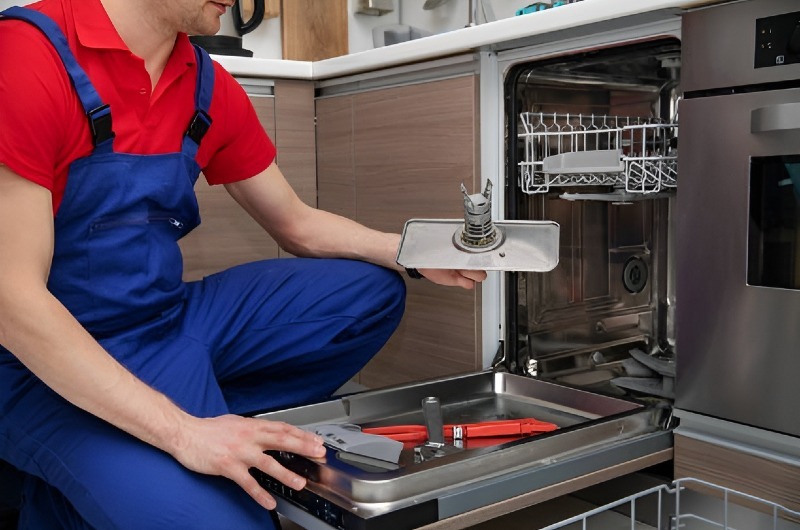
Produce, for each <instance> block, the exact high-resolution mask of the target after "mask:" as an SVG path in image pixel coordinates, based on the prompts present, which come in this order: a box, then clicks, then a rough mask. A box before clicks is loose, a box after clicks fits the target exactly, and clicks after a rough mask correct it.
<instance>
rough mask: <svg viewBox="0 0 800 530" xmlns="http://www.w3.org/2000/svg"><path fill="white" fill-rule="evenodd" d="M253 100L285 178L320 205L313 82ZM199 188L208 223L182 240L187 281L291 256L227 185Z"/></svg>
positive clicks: (283, 85) (286, 84) (278, 87)
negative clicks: (280, 246)
mask: <svg viewBox="0 0 800 530" xmlns="http://www.w3.org/2000/svg"><path fill="white" fill-rule="evenodd" d="M250 101H252V103H253V107H254V108H255V110H256V113H257V114H258V117H259V121H261V124H262V125H263V126H264V129H265V130H266V131H267V134H269V136H270V138H271V139H272V141H273V143H274V144H275V146H276V148H277V150H278V157H277V162H278V165H279V166H280V168H281V170H282V172H283V174H284V176H285V177H286V179H287V180H288V181H289V183H290V184H291V185H292V187H293V188H294V190H295V191H296V192H297V194H298V195H299V196H300V198H301V199H302V200H303V201H305V202H306V203H308V204H310V205H311V206H316V203H317V186H316V156H315V152H314V142H315V140H314V87H313V85H312V83H310V82H307V81H276V82H275V95H274V96H261V95H251V96H250ZM195 191H196V193H197V200H198V203H199V204H200V215H201V217H202V224H201V225H200V226H199V227H198V228H197V229H195V230H194V231H193V232H192V233H191V234H189V235H188V236H186V237H185V238H184V239H183V240H181V249H182V251H183V256H184V279H185V280H187V281H189V280H197V279H200V278H202V277H204V276H207V275H209V274H212V273H214V272H218V271H220V270H223V269H226V268H229V267H232V266H234V265H239V264H241V263H247V262H250V261H256V260H261V259H270V258H277V257H283V256H286V255H287V253H285V252H284V251H283V250H281V249H280V248H279V247H278V244H277V243H276V242H275V241H274V240H273V239H272V238H270V237H269V235H268V234H267V233H266V232H265V231H264V230H263V229H262V228H261V227H260V226H259V225H258V223H256V222H255V221H253V219H252V218H251V217H250V216H249V215H248V214H247V213H246V212H245V211H244V210H243V209H242V208H241V207H240V206H239V205H238V204H237V203H236V201H234V200H233V199H232V198H231V196H230V195H229V194H228V192H227V191H226V190H225V188H224V187H223V186H209V185H208V184H207V183H206V181H205V179H204V178H203V177H202V176H201V178H200V179H198V181H197V185H196V186H195Z"/></svg>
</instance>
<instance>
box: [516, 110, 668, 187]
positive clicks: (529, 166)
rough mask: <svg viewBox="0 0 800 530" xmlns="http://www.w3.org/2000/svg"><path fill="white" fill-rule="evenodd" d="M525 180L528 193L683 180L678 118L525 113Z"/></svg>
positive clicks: (521, 175)
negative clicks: (666, 120) (664, 120)
mask: <svg viewBox="0 0 800 530" xmlns="http://www.w3.org/2000/svg"><path fill="white" fill-rule="evenodd" d="M520 122H521V124H522V130H521V131H520V133H519V138H520V139H522V140H524V156H523V159H522V161H521V162H520V163H519V166H520V167H519V169H520V171H519V180H520V182H519V184H520V188H521V189H522V191H523V192H525V193H527V194H535V193H546V192H548V191H550V189H551V188H553V187H555V188H560V187H569V186H612V187H614V188H618V189H624V190H625V192H627V193H639V194H649V193H657V192H660V191H665V190H666V189H667V188H674V187H675V186H676V185H677V134H678V125H677V124H676V123H662V122H661V121H659V120H657V119H652V118H636V117H626V116H600V115H594V114H591V115H586V114H558V113H541V112H523V113H521V114H520Z"/></svg>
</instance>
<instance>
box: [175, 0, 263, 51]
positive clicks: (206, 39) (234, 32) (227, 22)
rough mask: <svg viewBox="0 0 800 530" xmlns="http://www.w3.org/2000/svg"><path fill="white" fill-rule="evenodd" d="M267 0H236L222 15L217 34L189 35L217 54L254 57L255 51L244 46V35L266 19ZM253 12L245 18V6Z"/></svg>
mask: <svg viewBox="0 0 800 530" xmlns="http://www.w3.org/2000/svg"><path fill="white" fill-rule="evenodd" d="M264 2H265V0H235V2H234V3H233V6H231V8H230V9H228V11H227V12H226V13H225V14H224V15H223V16H222V17H220V29H219V31H218V32H217V34H216V35H194V36H191V37H189V40H191V41H192V43H194V44H197V45H198V46H200V47H202V48H204V49H205V50H206V51H207V52H208V53H212V54H216V55H237V56H240V57H252V56H253V52H252V51H250V50H245V49H244V48H243V47H242V36H244V35H246V34H248V33H250V32H251V31H253V30H254V29H256V28H257V27H258V26H259V24H261V21H262V20H264V12H265V11H266V6H265V4H264ZM243 3H246V4H247V6H246V7H248V8H249V7H251V6H250V4H252V9H247V11H248V12H252V15H250V17H248V18H245V15H244V11H245V9H244V6H243Z"/></svg>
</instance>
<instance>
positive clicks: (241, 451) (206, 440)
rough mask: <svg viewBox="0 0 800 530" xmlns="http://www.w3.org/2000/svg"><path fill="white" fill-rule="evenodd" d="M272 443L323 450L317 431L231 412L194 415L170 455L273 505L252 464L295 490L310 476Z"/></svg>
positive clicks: (315, 454) (309, 452)
mask: <svg viewBox="0 0 800 530" xmlns="http://www.w3.org/2000/svg"><path fill="white" fill-rule="evenodd" d="M268 449H273V450H277V451H289V452H292V453H295V454H298V455H302V456H306V457H309V458H321V457H323V456H325V448H324V447H323V445H322V438H320V437H319V436H317V435H316V434H314V433H311V432H307V431H304V430H302V429H299V428H297V427H293V426H292V425H288V424H286V423H281V422H274V421H266V420H259V419H256V418H244V417H241V416H235V415H232V414H228V415H225V416H219V417H216V418H194V417H191V418H190V419H189V424H188V426H187V427H186V428H185V429H183V430H182V434H181V437H180V439H179V440H178V441H177V443H176V448H175V449H174V450H173V451H172V455H173V456H174V457H175V458H176V459H177V460H178V461H179V462H180V463H181V464H183V465H184V466H185V467H187V468H189V469H191V470H192V471H197V472H199V473H205V474H207V475H220V476H223V477H227V478H229V479H231V480H232V481H234V482H236V483H237V484H238V485H239V486H241V487H242V489H244V490H245V491H246V492H247V493H248V495H250V496H251V497H253V499H255V500H256V502H258V503H259V504H260V505H261V506H263V507H264V508H266V509H268V510H272V509H274V508H275V506H276V503H275V499H273V498H272V496H271V495H270V494H269V493H267V491H266V490H265V489H264V488H262V487H261V486H260V485H259V484H258V482H257V481H256V479H255V478H253V476H252V475H251V474H250V471H249V470H250V468H252V467H254V468H257V469H259V470H261V471H263V472H264V473H266V474H268V475H270V476H272V477H274V478H276V479H277V480H279V481H281V482H282V483H284V484H285V485H287V486H289V487H290V488H292V489H295V490H301V489H303V488H304V487H305V485H306V479H305V478H303V477H301V476H300V475H298V474H296V473H294V472H292V471H290V470H288V469H286V468H285V467H283V466H282V465H280V464H279V463H278V462H277V461H276V460H275V459H274V458H272V457H270V456H268V455H266V454H264V451H266V450H268Z"/></svg>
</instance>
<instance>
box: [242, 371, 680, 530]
mask: <svg viewBox="0 0 800 530" xmlns="http://www.w3.org/2000/svg"><path fill="white" fill-rule="evenodd" d="M430 396H434V397H438V398H439V399H440V400H441V403H442V415H443V419H444V421H445V423H462V422H463V423H469V422H477V421H486V420H494V419H514V418H524V417H535V418H537V419H541V420H545V421H550V422H552V423H555V424H556V425H558V426H559V429H558V430H556V431H553V432H550V433H546V434H540V435H536V436H531V437H525V438H517V439H511V440H499V441H496V442H494V443H493V444H490V445H485V444H478V445H472V446H470V445H467V446H465V447H464V449H462V450H458V451H455V452H452V453H449V454H447V455H446V456H443V457H441V458H436V459H433V460H427V461H422V462H417V461H415V459H414V452H413V448H412V447H409V448H407V449H404V450H403V454H402V455H401V459H400V462H399V466H397V468H396V469H383V468H380V467H375V466H371V465H359V464H358V463H354V462H352V461H350V460H349V459H348V460H347V461H345V460H343V459H342V458H341V455H340V454H338V453H337V452H336V451H335V450H333V449H328V454H327V456H326V458H325V459H324V461H311V460H308V459H305V458H302V457H298V456H295V455H291V454H287V453H276V454H275V456H276V457H277V458H279V459H280V460H281V461H282V462H283V463H284V464H285V465H287V466H289V467H291V468H292V469H294V470H296V471H298V472H300V473H302V474H303V475H305V476H306V477H308V478H309V482H308V486H307V488H306V490H304V491H303V492H293V491H292V490H289V489H288V488H284V487H282V485H280V484H279V483H277V482H276V481H274V480H272V479H270V478H269V477H267V476H265V475H261V474H258V473H256V475H257V478H258V479H259V481H260V482H261V483H262V485H264V486H265V487H267V488H268V489H270V490H271V491H273V492H275V493H277V494H278V495H279V496H280V497H282V499H283V500H284V501H289V502H290V503H291V504H292V505H293V506H294V507H299V508H301V510H303V511H305V512H306V513H307V514H310V515H311V516H313V517H314V518H315V520H316V521H318V522H319V525H315V526H316V527H319V528H364V529H368V528H378V527H380V529H381V530H389V529H391V528H398V529H399V528H417V527H420V526H423V525H425V524H429V523H432V522H435V521H438V520H441V519H444V518H447V517H451V516H454V515H457V514H461V513H464V512H466V511H469V510H474V509H476V508H480V507H482V506H486V505H488V504H490V503H494V502H499V501H502V500H506V499H508V498H510V497H513V496H515V495H520V494H523V493H526V492H530V491H531V490H535V489H537V488H542V487H545V486H549V485H552V484H556V483H559V482H563V481H565V480H569V479H571V478H574V477H577V476H580V475H583V474H586V473H591V472H595V471H598V470H601V469H603V468H605V467H607V466H613V465H616V464H619V463H623V462H626V461H629V460H632V459H635V458H639V457H642V456H646V455H649V454H652V453H655V452H658V451H662V450H664V449H668V448H670V447H671V445H672V440H671V436H669V433H668V432H667V431H666V430H665V429H664V428H663V422H664V417H663V416H664V411H663V410H662V409H659V408H650V407H646V406H644V405H642V404H640V403H636V402H632V401H628V400H625V399H620V398H615V397H608V396H602V395H598V394H594V393H591V392H586V391H583V390H578V389H574V388H569V387H565V386H561V385H558V384H553V383H548V382H544V381H540V380H536V379H532V378H528V377H523V376H517V375H512V374H508V373H492V372H482V373H478V374H470V375H465V376H459V377H452V378H448V379H441V380H435V381H430V382H424V383H416V384H412V385H406V386H401V387H394V388H389V389H382V390H376V391H370V392H364V393H360V394H354V395H350V396H345V397H342V398H340V399H336V400H332V401H327V402H323V403H318V404H313V405H308V406H305V407H298V408H294V409H287V410H283V411H278V412H271V413H266V414H261V415H259V416H257V417H259V418H263V419H268V420H277V421H285V422H287V423H291V424H294V425H307V424H313V423H333V422H342V423H354V424H358V425H361V426H362V427H365V426H380V425H399V424H407V423H418V424H422V423H423V418H422V413H421V408H420V406H421V402H422V399H423V398H425V397H430ZM279 507H280V501H279Z"/></svg>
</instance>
